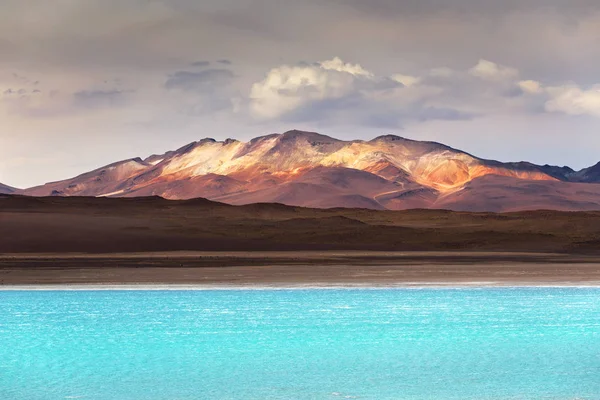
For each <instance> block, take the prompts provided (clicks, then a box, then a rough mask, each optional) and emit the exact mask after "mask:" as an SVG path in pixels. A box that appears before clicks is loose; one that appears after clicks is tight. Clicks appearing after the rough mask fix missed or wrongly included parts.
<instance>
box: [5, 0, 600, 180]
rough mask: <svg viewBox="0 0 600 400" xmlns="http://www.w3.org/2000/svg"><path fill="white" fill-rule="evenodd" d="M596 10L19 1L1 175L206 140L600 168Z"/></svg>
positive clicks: (15, 0) (8, 11) (303, 1)
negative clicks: (304, 135)
mask: <svg viewBox="0 0 600 400" xmlns="http://www.w3.org/2000/svg"><path fill="white" fill-rule="evenodd" d="M598 43H600V2H598V1H597V0H570V1H569V0H564V1H563V0H368V1H367V0H203V1H196V0H52V1H48V0H28V1H23V0H2V1H0V121H1V122H2V123H1V124H0V151H1V152H0V182H2V183H5V184H9V185H13V186H18V187H28V186H32V185H36V184H41V183H44V182H47V181H51V180H58V179H64V178H68V177H71V176H73V175H76V174H78V173H81V172H84V171H87V170H90V169H93V168H96V167H99V166H101V165H104V164H107V163H110V162H113V161H117V160H120V159H125V158H131V157H136V156H140V157H146V156H148V155H150V154H153V153H163V152H165V151H167V150H171V149H175V148H178V147H181V146H182V145H184V144H186V143H189V142H191V141H195V140H199V139H201V138H204V137H213V138H216V139H225V138H228V137H232V138H236V139H240V140H246V139H250V138H252V137H255V136H259V135H263V134H268V133H273V132H283V131H286V130H289V129H294V128H297V129H304V130H315V131H318V132H321V133H324V134H328V135H330V136H334V137H338V138H343V139H371V138H373V137H375V136H378V135H381V134H388V133H394V134H397V135H400V136H405V137H408V138H412V139H419V140H435V141H440V142H443V143H446V144H448V145H451V146H453V147H457V148H460V149H463V150H466V151H468V152H471V153H473V154H475V155H477V156H480V157H486V158H494V159H499V160H502V161H519V160H529V161H532V162H536V163H541V164H545V163H549V164H558V165H565V164H566V165H570V166H572V167H573V168H583V167H586V166H589V165H592V164H595V163H596V162H598V161H600V46H598Z"/></svg>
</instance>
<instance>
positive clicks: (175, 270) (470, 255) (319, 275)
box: [0, 251, 600, 288]
mask: <svg viewBox="0 0 600 400" xmlns="http://www.w3.org/2000/svg"><path fill="white" fill-rule="evenodd" d="M14 285H20V286H22V285H61V286H64V285H67V286H68V285H75V286H76V285H98V286H100V287H104V286H105V285H113V286H123V285H131V286H135V287H140V285H142V286H143V285H146V286H156V285H159V286H160V285H163V286H174V285H177V286H179V287H186V286H189V287H208V288H215V287H216V288H219V287H225V288H229V287H233V288H245V287H247V288H255V287H275V288H280V287H281V288H287V287H289V288H295V287H299V288H307V287H434V286H440V287H452V286H455V287H472V286H482V287H505V286H600V257H598V256H583V255H568V254H540V253H490V252H485V253H477V252H362V251H354V252H352V251H349V252H343V251H331V252H323V251H319V252H236V253H224V252H223V253H216V252H201V253H200V252H177V253H164V252H161V253H133V254H131V253H130V254H123V253H121V254H118V253H113V254H53V255H49V254H19V255H15V254H13V255H0V288H2V287H8V286H14Z"/></svg>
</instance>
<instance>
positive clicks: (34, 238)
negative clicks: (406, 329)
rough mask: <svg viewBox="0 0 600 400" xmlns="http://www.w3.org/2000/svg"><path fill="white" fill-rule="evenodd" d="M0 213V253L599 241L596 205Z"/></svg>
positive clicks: (189, 205)
mask: <svg viewBox="0 0 600 400" xmlns="http://www.w3.org/2000/svg"><path fill="white" fill-rule="evenodd" d="M0 220H1V221H2V223H1V224H0V237H1V238H2V240H0V253H23V252H25V253H55V252H58V253H60V252H134V251H139V252H143V251H173V250H190V251H199V250H220V251H233V250H253V251H258V250H308V249H312V250H344V249H345V250H398V251H408V250H415V251H417V250H419V251H431V250H451V251H458V250H461V251H463V250H470V251H473V250H475V251H491V250H494V251H534V252H598V251H599V250H600V212H576V213H566V212H558V211H530V212H518V213H507V214H493V213H466V212H451V211H444V210H409V211H376V210H368V209H341V208H336V209H310V208H301V207H290V206H284V205H281V204H252V205H246V206H231V205H226V204H222V203H216V202H212V201H208V200H204V199H194V200H185V201H173V200H165V199H162V198H159V197H139V198H114V199H111V198H90V197H45V198H35V197H24V196H11V195H1V196H0Z"/></svg>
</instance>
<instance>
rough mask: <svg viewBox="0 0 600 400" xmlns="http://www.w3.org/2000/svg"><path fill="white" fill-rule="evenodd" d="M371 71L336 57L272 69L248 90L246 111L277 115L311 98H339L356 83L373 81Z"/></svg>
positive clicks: (257, 115)
mask: <svg viewBox="0 0 600 400" xmlns="http://www.w3.org/2000/svg"><path fill="white" fill-rule="evenodd" d="M374 79H375V78H374V76H373V74H372V73H371V72H369V71H367V70H365V69H364V68H363V67H361V66H360V65H358V64H354V65H353V64H349V63H344V62H343V61H342V60H341V59H339V58H337V57H336V58H333V59H332V60H328V61H323V62H321V63H317V64H314V65H299V66H289V65H282V66H280V67H276V68H273V69H272V70H271V71H269V73H268V74H267V76H266V77H265V79H263V80H262V81H260V82H256V83H255V84H254V85H252V89H251V90H250V101H251V104H250V111H251V112H252V114H253V115H254V116H255V117H257V118H266V119H269V118H277V117H279V116H282V115H284V114H286V113H288V112H291V111H294V110H295V109H297V108H298V107H301V106H303V105H305V104H307V103H309V102H311V101H319V100H326V99H339V98H342V97H344V96H347V95H349V94H350V93H352V92H354V91H355V90H356V89H357V82H358V81H360V80H363V81H373V80H374Z"/></svg>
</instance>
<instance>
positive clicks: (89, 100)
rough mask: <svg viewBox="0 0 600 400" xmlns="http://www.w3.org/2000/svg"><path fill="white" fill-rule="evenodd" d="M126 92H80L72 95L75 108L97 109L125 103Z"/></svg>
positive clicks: (115, 90)
mask: <svg viewBox="0 0 600 400" xmlns="http://www.w3.org/2000/svg"><path fill="white" fill-rule="evenodd" d="M126 93H128V92H126V91H123V90H117V89H114V90H81V91H78V92H75V93H73V101H74V104H75V106H77V107H85V108H98V107H117V106H121V105H123V104H124V103H125V95H126Z"/></svg>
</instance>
